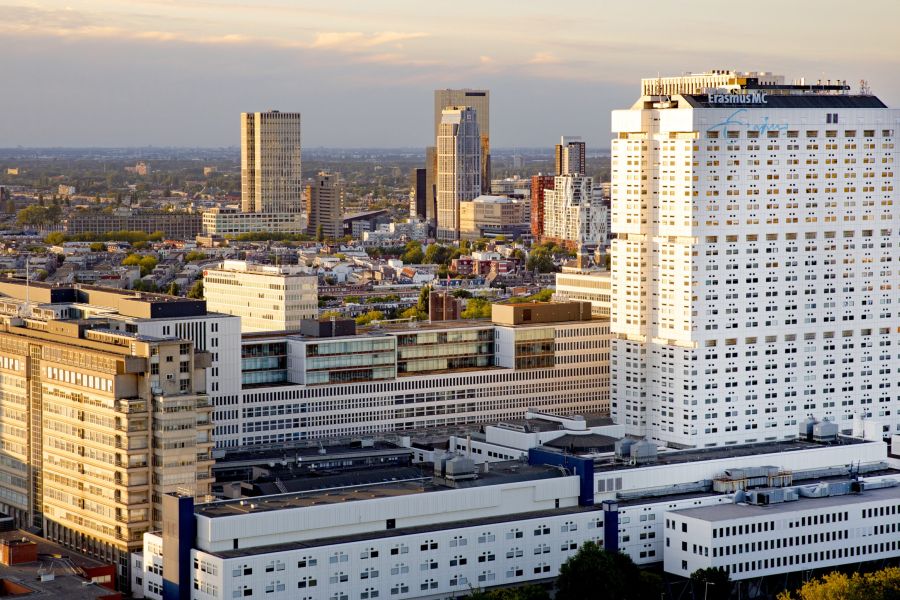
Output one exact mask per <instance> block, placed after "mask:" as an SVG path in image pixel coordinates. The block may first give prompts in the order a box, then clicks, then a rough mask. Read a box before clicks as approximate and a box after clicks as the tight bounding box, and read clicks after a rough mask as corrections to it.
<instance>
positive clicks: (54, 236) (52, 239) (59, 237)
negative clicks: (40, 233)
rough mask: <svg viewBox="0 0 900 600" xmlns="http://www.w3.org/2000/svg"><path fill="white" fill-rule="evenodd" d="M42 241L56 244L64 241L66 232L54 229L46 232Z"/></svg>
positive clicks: (52, 244)
mask: <svg viewBox="0 0 900 600" xmlns="http://www.w3.org/2000/svg"><path fill="white" fill-rule="evenodd" d="M44 241H45V242H47V243H48V244H50V245H51V246H58V245H60V244H62V243H63V242H65V241H66V234H64V233H63V232H62V231H54V232H52V233H48V234H47V237H45V238H44Z"/></svg>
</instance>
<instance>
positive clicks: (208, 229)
mask: <svg viewBox="0 0 900 600" xmlns="http://www.w3.org/2000/svg"><path fill="white" fill-rule="evenodd" d="M200 227H201V230H202V232H203V234H204V235H211V236H221V237H229V236H238V235H241V234H242V233H257V232H260V231H265V232H272V233H303V232H304V231H305V230H306V219H305V217H304V215H302V214H301V213H299V212H293V213H286V212H267V213H261V212H241V211H239V210H238V209H236V208H229V207H218V206H216V207H213V208H211V209H209V210H206V211H203V216H202V220H201V222H200Z"/></svg>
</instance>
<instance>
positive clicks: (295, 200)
mask: <svg viewBox="0 0 900 600" xmlns="http://www.w3.org/2000/svg"><path fill="white" fill-rule="evenodd" d="M302 184H303V180H302V177H301V175H300V113H283V112H279V111H277V110H273V111H269V112H258V113H241V210H243V211H244V212H265V213H298V212H301V211H302V209H303V202H302V192H303V185H302Z"/></svg>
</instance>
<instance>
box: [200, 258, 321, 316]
mask: <svg viewBox="0 0 900 600" xmlns="http://www.w3.org/2000/svg"><path fill="white" fill-rule="evenodd" d="M317 290H318V280H317V278H316V276H315V275H309V274H308V273H307V272H306V271H304V270H302V269H301V268H299V267H297V266H296V265H294V266H276V265H257V264H250V263H247V262H246V261H239V260H226V261H224V262H223V263H222V265H221V266H220V267H219V268H216V269H207V270H205V271H204V273H203V295H204V296H205V297H206V306H207V309H208V310H210V311H214V312H221V313H225V314H229V315H235V316H238V317H240V318H241V331H245V332H253V331H296V330H299V329H300V322H301V321H302V320H303V319H314V318H316V317H318V314H319V304H318V301H319V295H318V291H317Z"/></svg>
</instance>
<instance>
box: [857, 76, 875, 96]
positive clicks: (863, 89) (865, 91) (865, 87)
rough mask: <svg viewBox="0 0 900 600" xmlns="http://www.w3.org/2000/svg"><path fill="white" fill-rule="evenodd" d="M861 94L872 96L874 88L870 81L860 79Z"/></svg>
mask: <svg viewBox="0 0 900 600" xmlns="http://www.w3.org/2000/svg"><path fill="white" fill-rule="evenodd" d="M859 95H860V96H871V95H872V89H871V88H870V87H869V82H868V81H866V80H865V79H860V80H859Z"/></svg>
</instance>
